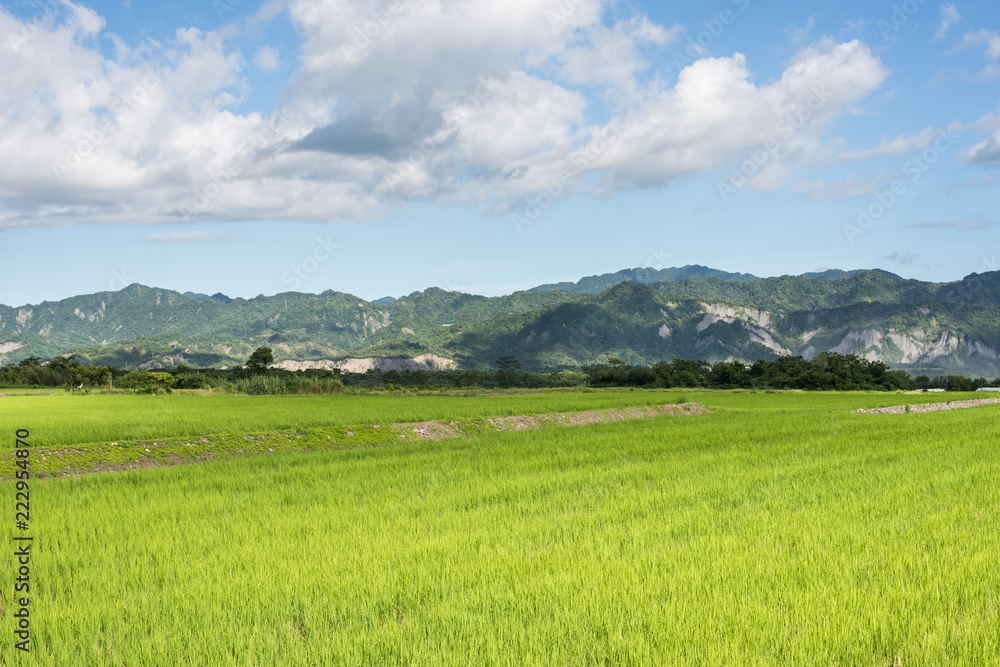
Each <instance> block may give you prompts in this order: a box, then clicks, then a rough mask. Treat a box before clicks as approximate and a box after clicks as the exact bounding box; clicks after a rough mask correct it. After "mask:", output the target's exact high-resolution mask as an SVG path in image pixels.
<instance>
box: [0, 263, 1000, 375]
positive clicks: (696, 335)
mask: <svg viewBox="0 0 1000 667" xmlns="http://www.w3.org/2000/svg"><path fill="white" fill-rule="evenodd" d="M627 271H629V270H625V272H627ZM713 271H714V270H713ZM622 273H623V272H618V273H617V274H605V275H606V276H607V275H610V276H617V275H620V274H622ZM825 273H826V274H827V275H825V276H824V277H811V276H779V277H774V278H755V279H754V280H726V279H724V278H721V277H719V276H718V275H712V276H709V277H685V278H682V279H680V280H677V281H659V282H651V283H642V282H636V281H632V280H623V281H618V282H615V283H614V284H612V285H611V286H610V287H608V288H607V289H605V290H603V291H602V292H600V293H597V294H592V293H587V292H583V291H570V290H555V289H552V290H548V289H547V290H526V291H521V292H515V293H513V294H509V295H504V296H500V297H485V296H480V295H471V294H462V293H459V292H453V291H452V292H450V291H446V290H443V289H441V288H437V287H430V288H427V289H425V290H422V291H417V292H412V293H410V294H408V295H404V296H401V297H399V298H395V299H392V300H391V301H389V300H386V299H379V300H378V301H380V302H381V303H375V302H369V301H365V300H364V299H361V298H359V297H357V296H354V295H351V294H347V293H343V292H337V291H334V290H326V291H324V292H322V293H321V294H306V293H301V292H285V293H280V294H276V295H273V296H264V295H258V296H257V297H253V298H251V299H243V298H239V297H238V298H235V299H231V300H229V301H228V302H227V301H225V300H222V299H216V298H214V297H215V296H216V295H213V296H212V297H208V296H207V295H203V294H196V293H191V294H190V295H185V294H183V293H179V292H175V291H172V290H166V289H162V288H156V287H147V286H144V285H140V284H133V285H129V286H128V287H126V288H124V289H122V290H119V291H117V292H98V293H95V294H89V295H79V296H76V297H71V298H68V299H62V300H60V301H54V302H49V301H46V302H42V303H41V304H34V305H30V304H29V305H27V306H22V307H19V308H10V307H8V306H0V364H10V363H17V362H19V361H21V360H23V359H25V358H27V357H31V356H36V357H41V358H50V357H52V356H55V355H57V354H67V353H72V354H77V355H79V357H80V358H81V360H84V361H91V362H94V363H108V364H111V365H115V366H119V367H131V366H134V365H150V366H168V367H169V366H175V365H177V364H180V363H185V364H187V365H189V366H199V367H208V366H217V367H221V366H233V365H238V364H241V363H242V362H243V361H244V360H245V359H246V358H247V357H248V356H249V354H250V353H251V352H252V351H253V349H255V348H256V347H260V346H268V347H271V348H272V349H273V350H274V352H275V358H276V361H278V362H282V361H296V362H305V361H309V360H320V359H326V360H338V359H340V360H344V359H350V358H416V357H419V356H426V355H430V356H433V357H435V358H441V359H445V360H453V361H455V362H456V363H458V364H459V365H460V366H462V367H467V368H488V367H491V366H492V363H493V361H494V360H495V359H496V358H497V357H498V356H502V355H505V354H516V355H518V358H519V359H521V361H522V363H523V364H524V365H525V368H530V369H533V370H562V369H564V368H571V367H579V366H581V365H586V364H593V363H599V362H601V361H603V360H604V359H605V358H607V357H608V356H618V357H620V358H622V359H623V360H625V361H626V362H627V363H633V364H637V365H639V364H642V365H648V364H651V363H654V362H655V361H660V360H664V359H667V360H669V359H673V358H685V359H704V360H706V361H718V360H724V359H744V360H747V361H754V360H756V359H757V358H775V357H777V356H784V355H788V354H798V355H802V356H806V357H810V356H815V355H816V354H819V353H820V352H823V351H837V352H840V353H851V354H858V355H859V356H864V357H866V358H869V359H872V360H880V361H885V362H886V363H889V364H891V365H892V366H893V367H894V368H903V369H906V370H911V372H913V371H920V372H941V373H945V372H956V373H958V372H961V373H962V374H968V373H970V372H972V373H981V374H990V375H994V374H1000V272H992V273H986V274H982V275H979V274H970V275H969V276H966V277H965V278H963V279H962V280H960V281H954V282H950V283H928V282H922V281H918V280H912V279H904V278H901V277H899V276H896V275H894V274H891V273H889V272H886V271H880V270H869V271H865V270H861V271H854V272H844V273H849V274H850V275H846V276H840V277H837V276H838V274H837V273H830V272H825ZM678 275H679V274H678ZM728 275H730V276H732V275H740V274H728ZM744 275H745V274H744ZM220 296H224V295H220ZM227 298H228V297H227Z"/></svg>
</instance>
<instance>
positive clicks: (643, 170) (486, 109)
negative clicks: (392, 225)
mask: <svg viewBox="0 0 1000 667" xmlns="http://www.w3.org/2000/svg"><path fill="white" fill-rule="evenodd" d="M273 4H274V3H270V4H269V5H268V6H267V7H271V6H272V5H273ZM611 5H612V3H611V0H573V1H572V2H567V3H563V4H556V5H550V4H549V3H537V2H535V0H512V2H508V3H494V2H488V1H486V0H455V1H452V2H443V1H441V0H399V1H396V2H391V3H388V4H385V3H382V4H378V3H359V2H353V1H348V0H308V1H307V0H290V2H289V3H288V5H287V7H288V13H289V16H290V17H291V20H292V21H293V22H294V24H295V26H296V28H297V30H298V32H299V34H300V35H301V36H302V40H303V41H302V45H301V50H300V51H301V60H300V62H299V68H298V70H297V72H296V73H295V75H294V76H293V78H292V79H291V81H290V84H289V87H288V90H287V91H286V94H285V96H284V97H283V99H285V100H286V101H287V103H286V104H285V106H284V107H283V108H281V109H279V110H278V111H275V112H274V113H260V112H238V111H236V109H237V108H239V107H237V106H236V105H238V104H239V103H241V102H242V101H243V100H245V99H246V98H247V89H246V85H247V84H246V80H245V79H246V77H245V69H246V68H247V67H248V64H247V63H246V62H245V61H244V59H243V58H242V57H241V55H240V53H239V50H238V48H235V47H233V46H232V45H231V44H230V43H229V42H228V41H227V40H228V39H229V32H227V31H231V29H232V28H231V27H227V28H220V30H219V31H202V30H199V29H197V28H186V29H180V30H178V31H177V32H176V34H175V35H174V37H173V38H172V39H171V40H169V41H167V42H165V43H162V44H153V43H151V44H149V45H147V46H144V47H141V48H130V47H128V46H126V45H124V44H121V43H120V42H119V43H117V44H116V49H115V53H114V55H106V54H103V53H102V52H101V51H100V50H99V49H98V48H96V46H95V44H96V43H97V41H96V40H95V36H102V35H103V32H102V31H103V30H104V22H103V19H102V18H101V17H100V16H99V15H97V14H96V13H95V12H93V11H92V10H90V9H87V8H85V7H83V6H82V5H76V4H74V3H72V2H69V1H67V2H65V3H63V4H62V5H60V7H62V8H63V9H62V11H61V14H60V15H59V16H57V17H54V18H53V19H52V20H51V21H49V22H48V23H46V24H44V25H42V26H40V27H38V28H37V30H36V32H35V33H34V35H33V36H32V37H31V38H30V39H27V40H23V41H22V42H19V43H18V44H17V48H0V67H2V68H3V71H4V72H5V73H6V74H5V81H4V95H3V96H2V97H0V127H2V128H3V130H4V131H3V132H2V133H0V154H3V155H16V156H18V159H17V160H16V161H13V160H5V161H0V226H18V225H26V224H39V223H47V224H66V223H75V222H102V223H104V222H119V223H156V222H176V221H180V220H188V221H199V220H247V219H289V220H320V221H337V220H358V219H371V218H376V217H379V216H382V215H384V214H386V213H387V212H388V211H390V210H392V208H393V207H396V206H398V205H401V204H404V203H407V202H411V201H420V200H436V201H445V202H468V203H471V204H474V205H477V206H480V207H482V208H484V209H486V210H490V211H494V212H497V213H509V212H512V211H516V210H517V209H518V207H519V206H521V205H522V203H523V202H524V201H525V199H526V198H528V199H530V198H532V197H534V196H535V195H537V194H538V193H540V192H542V191H546V190H549V191H551V188H552V187H553V184H556V187H558V190H559V191H560V192H561V193H569V192H572V191H574V190H584V189H585V190H587V191H590V192H598V193H600V192H608V193H610V192H614V191H615V190H617V189H621V188H632V187H661V186H664V185H667V184H669V183H671V182H672V181H674V180H675V179H681V178H689V177H691V176H693V175H696V174H698V173H701V172H704V171H708V170H712V169H716V168H719V167H724V166H727V165H728V164H730V163H732V161H734V160H739V159H741V156H742V155H744V154H745V153H746V152H747V151H755V150H759V148H760V146H761V145H762V143H763V142H764V141H765V140H767V139H773V141H774V143H775V145H777V146H778V147H779V150H777V151H776V152H775V153H774V154H773V155H772V156H770V160H769V164H768V166H767V168H766V169H764V170H763V171H762V172H761V173H759V174H757V175H755V176H754V178H753V180H752V181H751V182H752V187H755V188H757V189H763V190H766V189H773V188H775V187H780V186H781V185H782V184H783V183H784V182H785V180H786V179H787V177H788V175H789V174H790V173H792V171H793V170H794V169H795V168H796V167H797V166H800V165H802V164H809V163H810V161H815V160H818V159H820V158H826V157H828V154H829V149H828V147H827V146H826V144H825V142H826V141H827V137H826V136H825V134H826V132H827V131H828V129H829V127H830V125H831V123H832V122H833V121H834V120H835V119H836V118H838V117H840V116H842V115H843V114H844V113H848V112H851V111H853V110H854V108H855V106H856V105H857V104H858V102H859V101H861V100H862V99H863V98H864V97H865V96H866V95H867V94H868V93H869V92H871V91H872V90H874V89H876V88H877V87H878V86H880V85H881V83H882V82H883V80H884V79H885V77H886V76H887V75H888V70H887V69H886V68H885V67H884V66H883V65H882V63H881V62H880V61H879V60H878V58H877V57H875V56H873V55H872V53H871V52H870V50H869V48H868V47H867V46H866V45H865V44H864V43H862V42H860V41H858V40H854V41H850V42H846V43H839V44H838V43H835V42H833V41H830V40H824V41H821V42H817V43H814V44H812V45H809V46H806V47H804V48H802V49H800V50H799V51H798V52H797V53H796V54H795V55H794V57H793V58H792V59H791V60H790V61H789V62H787V63H786V65H785V67H784V70H783V71H782V72H781V74H780V76H778V77H777V78H773V79H770V80H766V81H764V82H762V83H758V82H757V81H756V79H755V76H754V73H753V70H752V67H751V64H750V63H749V62H748V61H747V59H746V57H745V56H744V55H742V54H740V53H735V54H732V55H729V56H723V57H717V58H702V59H699V60H695V61H693V62H692V63H691V64H689V65H688V66H686V67H684V68H683V69H682V70H681V71H680V72H679V74H678V76H677V80H676V83H674V84H673V85H667V84H666V83H665V82H664V80H663V78H662V77H660V76H659V75H658V74H659V72H660V69H659V68H658V66H657V65H656V63H657V62H659V63H660V64H661V65H663V64H665V63H666V62H667V61H668V60H669V59H668V58H666V57H661V58H659V59H657V58H656V53H657V51H658V50H661V49H663V48H664V47H665V46H667V45H669V44H670V43H672V41H673V40H675V39H676V37H677V34H678V32H679V30H680V29H679V28H678V27H677V26H674V27H672V28H666V27H663V26H660V25H657V24H655V23H654V22H652V21H651V20H650V19H649V18H648V17H646V16H645V15H643V14H641V13H639V12H633V13H632V14H631V15H628V16H622V14H621V12H620V9H621V8H620V7H619V6H618V5H615V6H616V7H617V9H616V11H615V13H614V16H615V18H614V20H612V19H610V18H609V17H610V16H611V14H612V12H611V11H610V8H611ZM269 11H270V10H269ZM25 26H26V24H25V22H24V21H22V20H21V19H18V18H15V17H14V16H13V15H11V14H9V13H7V12H6V10H4V9H3V8H2V7H0V35H7V34H12V33H13V34H20V33H21V32H22V31H24V30H25ZM278 63H279V58H278V53H277V51H276V50H274V49H272V48H271V47H264V48H262V49H260V50H259V51H257V53H256V54H255V56H254V57H253V63H252V64H253V65H254V66H256V67H258V68H261V69H271V68H273V67H275V66H277V65H278ZM595 91H596V92H595ZM602 93H603V95H604V98H603V101H605V102H607V104H604V105H597V104H595V103H594V102H595V95H597V96H600V95H602ZM602 114H603V115H602ZM191 240H204V239H197V238H193V239H191Z"/></svg>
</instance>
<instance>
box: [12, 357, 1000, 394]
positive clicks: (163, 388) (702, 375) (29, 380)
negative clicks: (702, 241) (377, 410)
mask: <svg viewBox="0 0 1000 667" xmlns="http://www.w3.org/2000/svg"><path fill="white" fill-rule="evenodd" d="M273 361H274V358H273V353H272V351H271V350H270V349H269V348H258V349H257V350H255V351H254V353H253V354H252V355H251V356H250V358H249V359H248V360H247V363H246V365H245V366H244V367H241V368H233V369H226V370H222V369H216V368H204V369H193V368H190V367H188V366H186V365H184V364H181V365H179V366H177V367H176V368H173V369H165V370H146V369H144V368H140V369H134V370H131V371H125V370H122V369H118V368H114V367H110V366H95V365H90V364H81V363H79V362H77V361H76V359H75V356H73V355H68V356H65V357H63V356H59V357H54V358H52V359H50V360H48V361H44V362H43V361H42V360H41V359H39V358H38V357H29V358H27V359H24V360H22V361H21V362H19V363H18V364H14V365H8V366H5V367H3V368H0V385H3V386H8V387H9V386H40V387H60V386H62V387H66V388H67V389H70V390H73V391H87V392H91V391H94V390H95V389H99V388H100V389H103V390H104V391H114V390H125V391H134V392H136V393H148V394H159V393H169V392H171V391H173V390H175V389H218V390H220V391H222V392H225V393H241V394H302V393H317V394H319V393H322V394H329V393H340V392H342V391H344V390H345V388H346V389H349V390H359V391H367V390H387V391H393V390H396V389H407V390H411V389H416V390H434V389H439V390H445V389H477V388H478V389H508V388H525V389H537V388H546V387H551V388H556V387H582V386H590V387H642V388H651V389H652V388H662V389H669V388H692V389H695V388H703V389H750V390H754V389H803V390H809V391H823V390H834V391H852V390H853V391H859V390H863V391H897V390H903V391H912V390H918V389H945V390H948V391H975V390H976V389H979V388H981V387H1000V378H997V379H995V380H992V381H989V380H987V379H986V378H982V377H978V378H967V377H964V376H961V375H947V376H936V377H928V376H926V375H919V376H917V377H911V376H910V374H909V373H907V372H906V371H893V370H889V368H888V366H886V364H884V363H883V362H880V361H869V360H868V359H864V358H861V357H858V356H857V355H841V354H836V353H832V352H830V353H823V354H820V355H817V356H816V357H814V358H813V359H805V358H803V357H799V356H787V357H780V358H778V359H774V360H771V361H766V360H758V361H756V362H754V363H752V364H746V363H743V362H741V361H718V362H715V363H711V364H710V363H708V362H706V361H692V360H687V359H674V360H673V361H661V362H658V363H656V364H653V365H652V366H649V367H646V366H632V365H629V364H626V363H625V362H623V361H622V360H621V359H619V358H616V357H609V358H608V359H607V360H606V362H605V363H603V364H597V365H592V366H586V367H584V368H581V369H578V370H564V371H558V372H551V373H539V372H533V371H525V370H522V368H521V363H520V362H519V361H518V360H517V357H516V356H515V355H505V356H502V357H500V358H498V359H497V360H496V367H497V368H496V370H489V371H485V370H445V371H430V370H413V371H396V370H386V371H383V370H378V369H372V370H369V371H367V372H365V373H347V372H341V371H339V370H334V371H330V370H309V371H295V372H292V371H285V370H280V369H274V368H269V365H270V364H272V363H273Z"/></svg>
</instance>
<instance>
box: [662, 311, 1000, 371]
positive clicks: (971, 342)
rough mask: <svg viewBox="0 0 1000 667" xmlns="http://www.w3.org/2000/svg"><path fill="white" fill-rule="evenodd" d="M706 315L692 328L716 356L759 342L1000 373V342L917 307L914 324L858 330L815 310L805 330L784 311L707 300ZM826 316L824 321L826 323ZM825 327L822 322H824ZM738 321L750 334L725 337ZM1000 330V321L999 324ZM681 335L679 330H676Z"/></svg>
mask: <svg viewBox="0 0 1000 667" xmlns="http://www.w3.org/2000/svg"><path fill="white" fill-rule="evenodd" d="M701 305H702V308H703V313H704V314H703V315H701V316H700V317H699V318H698V319H697V322H696V323H695V324H694V326H693V327H692V331H690V335H692V336H693V343H694V347H695V349H697V350H699V351H700V352H701V353H702V354H705V355H707V356H712V357H717V358H720V359H722V358H746V357H745V355H744V354H742V353H743V352H745V351H746V348H747V347H748V346H749V344H751V343H756V344H758V345H760V346H762V347H764V348H766V349H767V350H770V351H772V352H773V353H774V354H776V355H799V356H802V357H805V358H806V359H813V358H814V357H816V355H818V354H821V353H823V352H832V353H837V354H844V355H847V354H854V355H857V356H859V357H862V358H864V359H868V360H869V361H881V362H883V363H886V364H888V365H889V366H891V367H893V368H898V369H906V370H910V371H913V372H922V370H923V369H929V370H935V369H952V370H954V369H956V368H957V369H963V370H964V371H965V374H969V371H970V370H971V372H974V373H979V374H990V373H992V374H1000V346H998V345H996V344H990V343H989V342H987V341H984V340H980V339H978V338H976V337H974V336H971V335H969V334H967V333H964V332H962V331H958V330H954V329H953V328H948V327H944V326H943V325H941V324H940V323H939V322H938V320H937V319H936V318H935V317H934V316H933V313H932V311H931V309H929V308H917V309H915V310H913V311H912V316H913V319H914V320H917V319H918V318H919V320H921V321H919V322H917V321H915V322H913V323H912V324H911V325H910V326H906V327H902V328H900V327H898V326H879V325H878V324H874V323H873V324H872V325H870V326H862V327H855V328H845V327H843V326H838V322H837V318H836V314H826V316H825V317H820V316H818V315H816V314H813V313H810V314H808V316H807V317H806V319H805V324H806V326H809V327H812V328H808V329H805V330H800V328H801V327H799V328H797V327H796V326H795V325H794V324H792V325H789V324H788V323H787V316H786V315H785V314H781V313H769V312H767V311H760V310H752V309H743V308H738V307H733V306H727V305H722V304H712V303H702V304H701ZM823 320H825V321H823ZM824 324H825V325H826V326H823V325H824ZM724 325H729V326H728V330H729V333H732V326H733V325H736V326H739V327H741V328H742V329H743V330H744V331H745V338H743V339H742V340H741V339H737V341H736V343H735V344H734V343H733V342H729V343H728V344H727V343H726V342H725V341H724V339H723V336H722V335H721V329H720V327H722V326H724ZM997 326H998V328H1000V322H998V323H997ZM674 334H675V336H676V335H679V330H678V329H677V328H675V329H674Z"/></svg>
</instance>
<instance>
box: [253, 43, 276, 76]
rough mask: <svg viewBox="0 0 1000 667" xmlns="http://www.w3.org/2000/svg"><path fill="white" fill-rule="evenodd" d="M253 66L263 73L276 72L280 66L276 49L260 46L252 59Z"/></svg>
mask: <svg viewBox="0 0 1000 667" xmlns="http://www.w3.org/2000/svg"><path fill="white" fill-rule="evenodd" d="M253 64H254V65H256V66H257V67H259V68H261V69H262V70H264V71H265V72H276V71H277V70H278V68H279V67H280V66H281V63H280V62H279V61H278V49H275V48H273V47H270V46H262V47H261V48H260V49H259V50H258V51H257V55H255V56H254V57H253Z"/></svg>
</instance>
